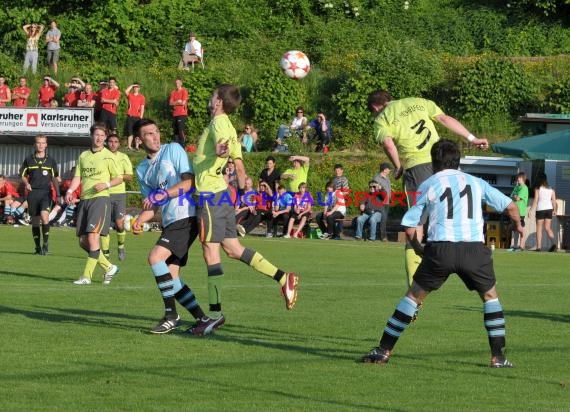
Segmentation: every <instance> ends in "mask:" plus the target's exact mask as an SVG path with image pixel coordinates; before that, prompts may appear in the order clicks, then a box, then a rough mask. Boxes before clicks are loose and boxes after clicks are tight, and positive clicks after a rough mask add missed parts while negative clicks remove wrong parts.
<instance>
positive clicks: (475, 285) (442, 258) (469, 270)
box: [414, 242, 496, 293]
mask: <svg viewBox="0 0 570 412" xmlns="http://www.w3.org/2000/svg"><path fill="white" fill-rule="evenodd" d="M452 273H457V275H458V276H459V277H460V278H461V280H462V281H463V283H464V284H465V286H467V289H469V290H476V291H477V292H479V293H485V292H487V291H489V290H490V289H491V288H492V287H493V286H494V285H495V282H496V279H495V271H494V269H493V259H492V258H491V251H490V250H489V248H488V247H487V246H485V244H484V243H482V242H428V243H427V244H426V246H425V249H424V256H423V259H422V263H420V266H419V267H418V269H417V270H416V273H415V274H414V281H415V282H416V283H417V284H418V285H420V286H421V287H422V289H424V290H425V291H427V292H431V291H434V290H437V289H439V288H440V287H441V286H442V285H443V284H444V283H445V281H446V280H447V278H448V277H449V275H451V274H452Z"/></svg>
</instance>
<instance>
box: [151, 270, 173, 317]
mask: <svg viewBox="0 0 570 412" xmlns="http://www.w3.org/2000/svg"><path fill="white" fill-rule="evenodd" d="M151 269H152V273H153V275H154V280H155V281H156V285H157V286H158V290H160V294H161V295H162V300H163V302H164V317H165V318H167V319H175V318H177V317H178V313H177V312H176V300H175V298H174V294H175V293H176V292H175V291H174V290H175V282H174V279H173V278H172V275H171V274H170V270H169V269H168V265H167V264H166V262H165V261H164V260H161V261H160V262H158V263H155V264H154V265H152V266H151ZM177 286H178V285H177Z"/></svg>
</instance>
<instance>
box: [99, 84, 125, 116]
mask: <svg viewBox="0 0 570 412" xmlns="http://www.w3.org/2000/svg"><path fill="white" fill-rule="evenodd" d="M120 98H121V92H120V91H119V90H117V89H109V88H106V89H103V90H101V108H102V109H104V110H107V111H108V112H111V113H113V114H117V105H118V104H119V103H118V101H119V99H120ZM104 99H107V100H116V101H117V104H115V103H105V102H103V100H104Z"/></svg>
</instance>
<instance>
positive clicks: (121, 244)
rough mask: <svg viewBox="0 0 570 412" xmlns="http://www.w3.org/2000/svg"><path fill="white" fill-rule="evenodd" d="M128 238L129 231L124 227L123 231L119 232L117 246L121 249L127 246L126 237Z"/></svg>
mask: <svg viewBox="0 0 570 412" xmlns="http://www.w3.org/2000/svg"><path fill="white" fill-rule="evenodd" d="M126 238H127V232H126V231H125V229H123V231H122V232H117V246H118V247H119V249H122V248H124V247H125V239H126Z"/></svg>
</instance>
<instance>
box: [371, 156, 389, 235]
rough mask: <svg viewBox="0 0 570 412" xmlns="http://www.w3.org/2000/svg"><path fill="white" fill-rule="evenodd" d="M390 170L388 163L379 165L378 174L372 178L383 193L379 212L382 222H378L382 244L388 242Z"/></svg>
mask: <svg viewBox="0 0 570 412" xmlns="http://www.w3.org/2000/svg"><path fill="white" fill-rule="evenodd" d="M391 171H392V168H391V167H390V163H382V164H381V165H380V172H379V173H378V174H377V175H376V176H374V178H373V179H372V180H374V181H375V182H378V183H379V184H380V186H381V187H382V189H381V190H382V191H383V192H384V199H385V200H386V201H385V202H384V206H382V208H381V210H380V212H381V213H382V220H381V221H380V240H382V242H387V241H388V233H387V231H386V224H387V223H388V214H389V213H390V197H391V196H392V184H391V183H390V172H391Z"/></svg>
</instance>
